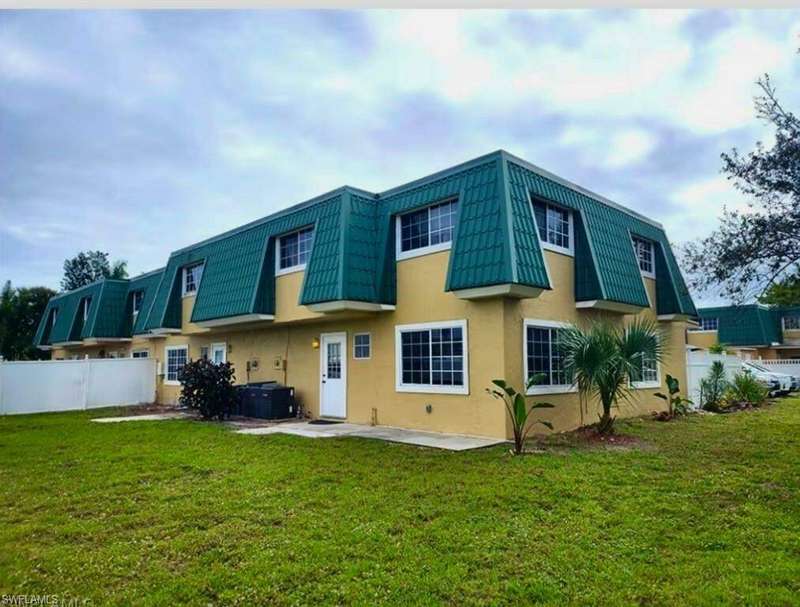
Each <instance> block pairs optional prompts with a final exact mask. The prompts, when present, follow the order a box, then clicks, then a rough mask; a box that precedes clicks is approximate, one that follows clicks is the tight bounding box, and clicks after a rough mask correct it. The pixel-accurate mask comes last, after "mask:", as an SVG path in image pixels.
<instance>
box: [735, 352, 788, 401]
mask: <svg viewBox="0 0 800 607" xmlns="http://www.w3.org/2000/svg"><path fill="white" fill-rule="evenodd" d="M742 366H743V367H744V369H745V371H748V372H750V373H752V374H753V375H754V376H755V378H756V379H758V380H761V381H762V382H764V383H768V384H770V391H771V393H772V394H780V395H786V394H789V392H791V391H792V384H793V383H794V381H793V378H792V376H791V375H786V374H785V373H775V372H774V371H770V370H769V369H767V368H766V367H762V366H761V365H759V364H758V363H756V362H753V361H752V360H748V361H746V362H745V363H743V365H742ZM775 382H777V384H776V383H775Z"/></svg>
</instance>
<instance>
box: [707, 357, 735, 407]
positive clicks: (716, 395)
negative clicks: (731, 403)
mask: <svg viewBox="0 0 800 607" xmlns="http://www.w3.org/2000/svg"><path fill="white" fill-rule="evenodd" d="M727 389H728V380H727V379H726V377H725V365H723V364H722V363H721V362H720V361H718V360H716V361H714V362H713V363H712V364H711V368H710V369H709V370H708V375H706V376H705V377H704V378H703V379H701V380H700V406H701V407H702V408H703V409H705V410H706V411H720V410H721V409H722V399H723V397H724V396H725V391H726V390H727Z"/></svg>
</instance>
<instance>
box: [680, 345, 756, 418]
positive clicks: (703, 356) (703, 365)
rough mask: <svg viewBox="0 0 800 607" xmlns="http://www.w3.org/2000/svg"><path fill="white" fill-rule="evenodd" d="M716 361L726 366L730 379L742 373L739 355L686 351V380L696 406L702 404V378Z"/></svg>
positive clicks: (688, 391)
mask: <svg viewBox="0 0 800 607" xmlns="http://www.w3.org/2000/svg"><path fill="white" fill-rule="evenodd" d="M714 361H720V362H721V363H722V364H723V365H724V366H725V375H726V376H727V378H728V379H733V376H734V375H736V374H737V373H740V372H741V370H742V360H741V359H740V358H739V357H738V356H731V355H725V354H709V353H708V352H705V351H701V352H687V353H686V382H687V383H688V384H689V385H688V387H687V393H688V397H689V398H690V399H691V400H692V402H694V406H695V408H697V407H699V406H700V380H701V379H703V378H704V377H706V375H708V371H709V369H711V365H712V364H713V363H714Z"/></svg>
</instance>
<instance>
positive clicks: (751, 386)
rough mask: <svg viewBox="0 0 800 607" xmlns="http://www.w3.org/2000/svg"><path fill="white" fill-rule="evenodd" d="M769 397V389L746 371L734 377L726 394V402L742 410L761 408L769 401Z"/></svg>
mask: <svg viewBox="0 0 800 607" xmlns="http://www.w3.org/2000/svg"><path fill="white" fill-rule="evenodd" d="M768 396H769V388H768V387H767V386H765V385H763V384H762V383H761V382H760V381H759V380H758V379H757V378H756V377H755V376H754V375H753V374H752V373H749V372H747V371H745V372H744V373H737V374H736V375H735V376H734V378H733V380H732V381H731V383H730V385H729V386H728V390H727V391H726V392H725V401H726V404H727V405H728V406H729V407H736V408H740V409H741V408H749V407H760V406H761V405H763V404H764V403H765V402H766V401H767V397H768Z"/></svg>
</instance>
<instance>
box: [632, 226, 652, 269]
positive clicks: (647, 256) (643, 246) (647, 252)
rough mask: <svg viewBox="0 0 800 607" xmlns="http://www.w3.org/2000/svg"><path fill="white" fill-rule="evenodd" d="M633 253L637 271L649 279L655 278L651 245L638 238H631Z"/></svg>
mask: <svg viewBox="0 0 800 607" xmlns="http://www.w3.org/2000/svg"><path fill="white" fill-rule="evenodd" d="M632 240H633V252H634V253H635V254H636V259H637V260H638V261H639V269H640V270H641V271H642V274H644V275H645V276H648V277H650V278H655V277H656V271H655V265H654V263H653V243H652V241H650V240H644V239H643V238H639V237H638V236H633V237H632Z"/></svg>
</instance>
